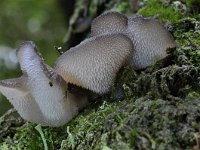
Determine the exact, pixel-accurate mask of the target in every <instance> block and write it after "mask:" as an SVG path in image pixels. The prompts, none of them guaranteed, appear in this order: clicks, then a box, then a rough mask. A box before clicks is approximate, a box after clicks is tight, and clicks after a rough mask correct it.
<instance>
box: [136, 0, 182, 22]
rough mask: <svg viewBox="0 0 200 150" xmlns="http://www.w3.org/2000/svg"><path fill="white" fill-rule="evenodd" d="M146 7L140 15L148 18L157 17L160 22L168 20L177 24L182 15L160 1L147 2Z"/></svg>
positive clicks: (140, 11)
mask: <svg viewBox="0 0 200 150" xmlns="http://www.w3.org/2000/svg"><path fill="white" fill-rule="evenodd" d="M146 3H147V4H146V5H145V6H144V7H142V8H141V9H139V11H138V14H139V15H143V16H146V17H149V16H150V17H152V16H156V17H157V18H158V20H159V21H161V22H166V21H167V20H169V21H171V22H176V21H177V20H179V19H180V18H181V17H182V15H181V14H180V13H179V12H177V11H175V10H174V9H173V8H171V7H170V6H168V7H167V6H164V5H162V4H161V3H160V2H159V1H158V0H149V1H146Z"/></svg>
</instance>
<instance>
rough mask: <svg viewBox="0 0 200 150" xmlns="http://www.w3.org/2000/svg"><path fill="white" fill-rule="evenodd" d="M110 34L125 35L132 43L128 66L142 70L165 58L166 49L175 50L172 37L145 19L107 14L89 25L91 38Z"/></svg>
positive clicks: (153, 21)
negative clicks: (132, 49)
mask: <svg viewBox="0 0 200 150" xmlns="http://www.w3.org/2000/svg"><path fill="white" fill-rule="evenodd" d="M108 33H109V34H112V33H121V34H124V35H127V37H129V38H130V39H131V41H132V43H133V47H134V53H132V57H130V60H129V64H130V65H131V66H132V67H133V68H134V69H143V68H146V67H148V66H150V65H152V64H154V63H155V62H156V61H157V60H160V59H162V58H164V57H166V56H167V49H169V48H175V47H176V42H175V40H174V38H173V37H172V35H171V34H170V33H169V32H168V31H167V30H166V29H165V27H164V26H163V25H162V24H160V23H159V22H158V21H156V20H155V19H152V18H145V17H141V16H140V17H130V18H127V17H126V16H124V15H122V14H120V13H117V12H109V13H105V14H103V15H100V16H99V17H97V18H96V19H95V20H94V21H93V22H92V25H91V36H99V35H105V34H108Z"/></svg>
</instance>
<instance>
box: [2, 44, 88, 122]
mask: <svg viewBox="0 0 200 150" xmlns="http://www.w3.org/2000/svg"><path fill="white" fill-rule="evenodd" d="M17 57H18V59H19V63H20V67H21V69H22V72H23V74H24V75H23V76H22V77H20V78H15V79H8V80H2V81H0V92H1V93H2V94H3V95H5V96H6V97H7V98H8V100H9V101H10V102H11V103H12V104H13V106H14V107H15V109H16V110H17V111H18V113H19V114H20V115H21V116H22V117H23V118H24V119H25V120H27V121H31V122H34V123H40V124H42V125H49V126H60V125H63V124H65V123H67V122H68V121H69V120H71V118H73V117H74V116H75V115H77V114H78V109H79V108H78V107H79V104H78V103H79V102H80V101H79V99H81V97H77V96H75V95H73V94H71V93H69V92H68V91H67V83H66V82H65V81H64V80H63V79H62V77H61V76H59V75H58V74H57V73H56V72H55V71H54V69H53V68H51V67H49V66H47V65H46V64H44V62H43V59H42V57H41V55H40V54H39V51H38V49H37V48H36V46H35V44H34V43H33V42H29V41H28V42H24V43H23V44H22V45H21V46H20V47H19V48H18V50H17ZM77 98H78V99H77ZM82 99H83V100H84V101H87V97H86V96H83V97H82ZM81 103H82V102H81Z"/></svg>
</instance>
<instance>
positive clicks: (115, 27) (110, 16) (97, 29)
mask: <svg viewBox="0 0 200 150" xmlns="http://www.w3.org/2000/svg"><path fill="white" fill-rule="evenodd" d="M127 25H128V19H127V17H126V16H125V15H123V14H120V13H116V12H107V13H104V14H103V15H100V16H98V17H96V18H95V19H94V20H93V21H92V24H91V34H90V36H98V35H102V34H111V33H122V32H124V31H125V30H126V28H127Z"/></svg>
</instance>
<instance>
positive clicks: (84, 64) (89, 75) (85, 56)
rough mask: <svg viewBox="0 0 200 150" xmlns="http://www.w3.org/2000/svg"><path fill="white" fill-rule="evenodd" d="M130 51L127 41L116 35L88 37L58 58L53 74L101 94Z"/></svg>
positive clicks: (107, 88)
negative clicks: (55, 73)
mask: <svg viewBox="0 0 200 150" xmlns="http://www.w3.org/2000/svg"><path fill="white" fill-rule="evenodd" d="M132 50H133V47H132V42H131V40H130V39H129V38H127V36H126V35H123V34H120V33H117V34H107V35H102V36H95V37H91V38H88V39H86V40H84V41H83V42H81V43H80V44H79V45H77V46H75V47H73V48H70V49H69V50H68V51H66V52H65V53H64V54H62V55H61V56H60V57H59V58H58V60H57V61H56V63H55V70H56V72H57V73H58V74H60V75H61V76H62V77H63V79H64V80H65V81H67V82H69V83H72V84H75V85H77V86H80V87H83V88H86V89H89V90H91V91H93V92H96V93H98V94H103V93H106V92H108V91H109V90H110V87H111V85H112V82H113V81H114V79H115V77H116V75H117V72H118V71H119V70H120V68H121V67H123V66H124V65H125V64H126V63H127V60H128V59H129V56H130V55H131V54H132V53H133V52H132Z"/></svg>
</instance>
